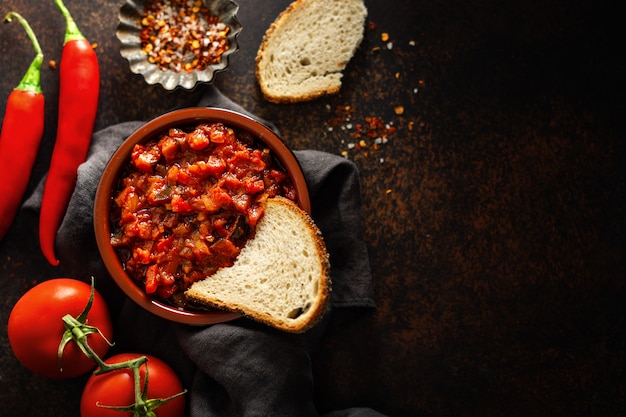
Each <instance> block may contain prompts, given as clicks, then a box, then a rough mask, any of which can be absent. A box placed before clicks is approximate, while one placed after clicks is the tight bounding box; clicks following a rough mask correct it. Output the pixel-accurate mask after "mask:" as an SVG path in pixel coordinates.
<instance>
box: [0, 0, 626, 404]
mask: <svg viewBox="0 0 626 417" xmlns="http://www.w3.org/2000/svg"><path fill="white" fill-rule="evenodd" d="M288 3H289V1H288V0H277V1H263V0H240V5H241V9H240V12H239V17H240V20H241V22H242V24H243V26H244V30H243V32H242V34H241V36H240V38H239V39H240V43H241V51H239V52H238V53H237V54H236V55H235V56H234V57H233V59H232V66H231V69H230V70H229V71H228V72H226V73H222V74H220V75H219V76H218V77H217V81H216V85H217V86H219V87H220V88H221V89H222V90H223V92H225V93H226V94H227V95H229V96H230V97H231V98H233V99H234V100H235V101H237V102H238V103H240V104H242V105H243V106H244V107H246V108H247V109H249V110H251V111H253V112H256V113H257V114H259V115H260V116H263V117H265V118H267V119H269V120H271V121H273V122H275V123H276V124H277V125H278V127H279V128H280V129H281V130H282V133H283V136H284V139H285V141H286V142H287V144H288V145H290V146H291V147H293V148H296V149H303V148H315V149H320V150H325V151H328V152H333V153H338V154H339V153H341V152H344V151H348V157H349V158H351V159H352V160H354V161H355V162H356V163H357V164H358V166H359V168H360V170H361V174H362V184H363V203H364V212H365V221H366V222H365V224H366V230H365V232H366V238H367V244H368V246H369V250H370V259H371V263H372V268H373V275H374V288H375V295H376V302H377V304H378V310H377V311H376V312H374V313H372V314H369V315H366V316H364V317H361V318H358V319H354V320H351V321H348V322H347V323H343V324H342V325H340V326H339V325H338V326H336V328H333V329H332V330H331V332H330V333H329V335H328V337H327V339H326V340H325V342H324V345H323V347H322V349H321V350H320V352H319V354H318V355H317V356H316V358H315V363H314V365H315V376H316V383H317V385H316V389H317V391H316V398H317V399H318V404H319V407H320V410H321V411H325V410H328V409H335V408H345V407H351V406H369V407H373V408H376V409H378V410H379V411H381V412H384V413H387V414H389V415H393V416H590V415H597V416H619V415H623V414H624V409H625V407H626V369H625V366H626V365H625V359H626V357H625V356H626V334H625V328H624V324H625V319H626V309H625V307H624V299H625V296H626V288H625V281H624V280H625V275H626V268H625V265H626V264H625V261H624V259H625V258H626V257H625V256H624V255H625V245H624V243H625V239H624V234H625V227H624V226H625V222H624V209H625V204H624V191H625V177H626V176H625V172H624V162H625V160H624V157H625V152H624V151H625V145H624V140H625V139H626V138H625V135H624V132H625V129H624V128H623V113H624V93H625V89H624V76H625V75H626V71H625V70H626V68H625V60H624V52H623V51H624V48H623V31H622V30H620V29H619V26H618V24H619V19H618V17H619V14H618V13H617V10H613V9H612V8H611V7H609V6H608V5H606V4H604V3H599V2H593V1H585V0H568V1H566V0H546V1H523V0H513V1H509V2H500V1H494V0H491V1H490V0H478V1H474V2H465V1H455V0H442V1H432V0H431V1H419V0H418V1H413V0H397V1H379V0H366V4H367V6H368V8H369V21H370V22H371V23H372V25H370V27H369V28H368V30H367V31H366V33H365V39H364V41H363V43H362V45H361V47H360V49H359V51H358V52H357V54H356V56H355V57H354V59H353V61H351V63H350V65H349V67H348V68H347V70H346V72H345V77H344V85H343V88H342V91H341V92H340V94H338V95H336V96H333V97H327V98H322V99H319V100H316V101H313V102H309V103H303V104H293V105H273V104H270V103H268V102H266V101H264V100H263V99H262V98H261V96H260V93H259V89H258V86H257V84H256V82H255V79H254V72H253V71H254V56H255V54H256V50H257V48H258V46H259V44H260V41H261V37H262V35H263V33H264V31H265V29H266V28H267V27H268V26H269V24H270V23H271V21H272V20H273V19H274V18H275V17H276V16H277V14H278V13H279V12H280V11H281V10H282V9H283V8H284V7H286V5H287V4H288ZM66 4H67V6H68V7H69V8H70V9H71V10H72V11H73V13H74V16H75V18H76V20H77V21H78V23H79V24H80V26H81V27H82V28H83V32H84V34H85V35H86V36H87V37H88V38H89V39H90V40H92V42H95V43H97V44H98V46H97V52H98V55H99V57H100V61H101V67H102V98H101V107H100V111H99V116H98V120H97V128H103V127H105V126H108V125H110V124H113V123H117V122H121V121H125V120H131V119H149V118H151V117H154V116H157V115H159V114H160V113H162V112H163V111H165V110H167V109H169V108H170V107H172V106H175V105H179V104H181V103H183V102H184V101H185V100H187V99H189V98H190V96H191V95H190V94H189V93H186V92H181V91H177V92H175V93H166V92H165V91H164V90H163V89H161V88H160V87H149V86H147V85H146V84H145V83H144V81H143V79H142V78H141V77H140V76H135V75H132V74H131V73H130V72H129V71H128V66H127V63H126V62H125V61H124V60H123V59H122V58H121V57H120V56H119V54H118V48H119V43H118V41H117V39H116V38H115V35H114V34H115V28H116V19H117V11H118V9H119V7H120V6H121V4H122V1H120V0H116V1H113V0H89V1H79V0H66ZM10 9H16V10H18V11H19V12H21V13H22V14H23V15H24V16H25V17H27V18H28V19H29V20H30V22H31V24H32V26H33V27H34V29H35V30H36V32H37V33H38V35H39V37H40V40H41V42H42V45H43V48H44V51H45V53H46V58H47V59H55V60H58V59H59V57H60V45H61V39H62V36H63V20H62V18H61V16H60V14H59V13H58V12H57V11H56V9H55V7H54V5H53V2H52V0H46V1H39V0H3V2H2V5H1V6H0V12H1V14H2V15H4V14H5V13H6V12H7V11H8V10H10ZM383 33H388V35H389V41H390V42H392V43H391V44H390V45H389V46H390V48H389V47H388V44H387V42H383V41H382V40H381V36H382V34H383ZM31 59H32V52H31V50H30V47H29V44H28V41H27V39H26V37H25V36H24V34H23V31H22V29H21V28H20V27H19V25H17V24H16V23H13V24H11V25H2V26H0V73H1V77H0V86H1V87H0V94H1V96H0V111H2V114H4V106H5V102H6V97H7V95H8V94H9V92H10V90H11V89H12V88H13V87H14V86H15V85H16V84H17V82H18V81H19V79H20V78H21V75H22V73H23V72H24V71H25V69H26V67H27V66H28V64H29V62H30V60H31ZM57 77H58V73H57V72H56V71H54V70H51V69H49V68H44V71H43V85H44V91H45V94H46V97H47V99H48V101H47V109H46V110H47V119H46V123H47V125H46V135H45V139H44V142H43V145H42V148H41V151H40V154H39V159H38V161H37V166H36V169H35V171H34V173H33V177H32V179H31V186H30V190H32V188H33V187H34V185H35V184H36V182H37V181H38V180H39V179H40V178H41V177H42V175H43V174H44V173H45V171H46V169H47V166H48V160H49V157H50V153H51V149H52V145H53V141H54V132H55V129H56V122H55V116H56V103H55V101H56V94H57V91H58V87H57V79H58V78H57ZM345 106H350V110H349V112H348V113H347V114H349V115H350V117H351V122H352V123H355V124H356V123H363V122H364V120H365V118H367V117H378V118H380V119H381V120H383V121H384V122H385V123H387V124H389V125H390V127H394V128H395V129H396V131H395V132H394V133H392V134H390V135H389V140H388V142H387V143H385V144H381V145H380V146H379V147H378V149H374V148H373V146H372V143H371V141H370V142H369V143H368V146H367V147H366V148H362V149H356V148H353V149H350V145H349V144H350V143H354V142H355V140H354V138H352V137H351V132H353V131H351V130H350V129H348V128H347V123H345V122H344V121H340V123H339V124H337V118H338V117H343V116H345V114H346V113H345V111H346V110H345ZM396 106H403V107H404V113H403V114H401V115H398V114H396V113H395V112H394V108H395V107H396ZM331 126H332V127H333V130H332V131H329V127H331ZM342 126H343V127H345V128H346V129H345V130H343V129H342V128H341V127H342ZM0 169H2V167H0ZM20 220H22V219H21V217H19V218H18V221H17V223H16V224H15V226H14V228H13V229H12V230H11V232H10V234H9V235H8V236H7V237H6V239H5V240H4V241H3V242H2V243H1V244H0V300H1V302H0V308H1V310H0V311H1V312H0V321H1V322H2V323H6V320H7V318H8V314H9V312H10V309H11V307H12V306H13V304H14V303H15V301H16V300H17V299H18V297H19V296H20V295H21V294H22V293H23V292H24V291H25V290H26V289H27V288H29V287H30V286H32V285H33V284H34V283H35V282H36V281H39V280H42V279H46V278H50V277H53V276H58V275H62V274H63V271H62V270H61V269H54V268H51V267H48V266H47V265H46V264H45V262H44V260H43V258H42V256H41V255H40V254H39V251H38V247H37V242H36V239H35V237H34V235H33V234H32V233H31V231H30V230H28V229H27V228H26V226H25V225H24V224H23V222H20ZM5 329H6V325H4V324H3V325H2V333H0V352H1V353H0V410H2V411H0V413H1V414H2V415H3V416H4V415H7V416H9V415H11V416H12V415H16V416H17V415H21V416H35V415H37V416H59V415H63V416H75V415H77V414H78V411H77V410H78V409H77V403H78V398H79V395H80V391H81V388H82V385H83V383H84V380H80V379H79V380H74V381H62V382H53V381H47V380H44V379H42V378H39V377H37V376H34V375H32V374H30V373H29V372H27V371H25V370H24V369H23V368H22V367H20V365H19V364H18V363H17V362H16V360H15V359H14V358H13V356H12V354H11V352H10V349H9V345H8V341H7V338H6V331H5Z"/></svg>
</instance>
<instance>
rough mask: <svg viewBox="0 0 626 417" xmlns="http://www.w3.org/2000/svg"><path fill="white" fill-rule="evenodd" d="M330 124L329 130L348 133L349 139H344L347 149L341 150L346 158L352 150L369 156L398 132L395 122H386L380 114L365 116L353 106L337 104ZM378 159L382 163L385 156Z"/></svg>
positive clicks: (343, 142)
mask: <svg viewBox="0 0 626 417" xmlns="http://www.w3.org/2000/svg"><path fill="white" fill-rule="evenodd" d="M328 110H329V111H330V110H331V109H330V108H328ZM328 125H329V126H328V129H327V130H328V132H333V131H335V130H339V131H343V132H347V133H348V135H349V139H348V141H346V140H345V139H344V140H342V145H343V146H345V149H343V150H341V151H340V153H341V155H342V156H344V157H346V158H347V157H349V155H350V152H361V155H362V156H363V157H365V158H367V157H369V156H370V153H371V152H375V151H378V150H379V149H380V147H381V145H384V144H386V143H387V142H388V141H389V138H390V137H391V136H392V135H393V134H395V132H396V128H395V126H393V122H385V121H384V120H383V118H382V117H378V116H364V115H362V114H360V113H359V112H357V111H356V110H355V109H354V108H353V107H351V106H337V107H336V108H335V111H334V114H333V117H332V118H331V119H330V120H329V121H328ZM378 161H379V162H380V163H381V164H382V163H383V162H384V158H379V159H378Z"/></svg>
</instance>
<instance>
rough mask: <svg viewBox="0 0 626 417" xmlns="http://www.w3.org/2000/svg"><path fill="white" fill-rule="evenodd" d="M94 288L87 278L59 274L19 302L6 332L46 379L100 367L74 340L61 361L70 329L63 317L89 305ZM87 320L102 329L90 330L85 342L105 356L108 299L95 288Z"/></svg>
mask: <svg viewBox="0 0 626 417" xmlns="http://www.w3.org/2000/svg"><path fill="white" fill-rule="evenodd" d="M91 290H92V287H91V286H90V285H89V284H87V283H85V282H82V281H79V280H76V279H72V278H55V279H50V280H48V281H44V282H42V283H40V284H38V285H36V286H34V287H33V288H31V289H30V290H28V291H27V292H26V293H25V294H24V295H23V296H22V297H21V298H20V299H19V300H18V301H17V303H16V304H15V306H14V307H13V310H12V311H11V314H10V315H9V322H8V326H7V332H8V336H9V343H10V344H11V349H12V350H13V353H14V354H15V357H16V358H17V359H18V360H19V361H20V362H21V363H22V364H23V365H24V366H25V367H26V368H28V369H29V370H30V371H32V372H34V373H36V374H39V375H41V376H44V377H47V378H74V377H77V376H81V375H84V374H86V373H87V372H89V371H90V370H93V369H94V368H95V367H96V363H95V362H94V361H93V360H91V359H90V358H89V357H88V356H86V355H85V354H84V353H83V352H82V351H81V349H80V348H79V347H78V345H77V344H76V343H74V342H73V341H70V342H69V343H67V345H66V346H65V348H64V349H63V354H62V357H61V361H59V357H58V350H59V345H60V343H61V340H62V338H63V334H64V333H65V330H66V329H65V326H64V322H63V317H64V316H66V315H68V314H69V315H72V316H73V317H77V316H79V315H80V314H81V313H82V312H83V310H84V309H85V307H86V306H87V304H88V301H89V297H90V294H91ZM86 322H87V324H89V325H90V326H93V327H96V328H98V329H99V330H100V332H101V333H102V334H98V333H92V334H89V335H88V336H87V339H86V340H87V342H88V343H89V346H91V348H92V349H93V350H94V352H96V353H97V354H98V355H99V356H100V357H103V356H104V355H106V353H107V352H108V350H109V347H110V345H109V342H108V341H109V340H111V337H112V335H113V326H112V324H111V317H110V315H109V309H108V307H107V305H106V302H105V301H104V298H103V297H102V295H100V293H98V292H97V291H94V298H93V304H92V306H91V309H90V310H89V312H88V314H87V319H86ZM103 336H104V337H103ZM105 338H106V339H105ZM59 366H60V367H59Z"/></svg>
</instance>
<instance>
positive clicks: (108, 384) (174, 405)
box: [80, 353, 185, 417]
mask: <svg viewBox="0 0 626 417" xmlns="http://www.w3.org/2000/svg"><path fill="white" fill-rule="evenodd" d="M141 356H146V357H147V358H148V361H147V362H146V363H145V364H143V365H142V366H141V368H140V381H141V386H142V387H143V384H144V381H145V373H146V371H145V369H146V366H147V367H148V392H147V395H146V399H148V400H150V399H156V398H169V397H171V396H173V395H176V394H179V393H181V392H182V391H183V386H182V384H181V382H180V379H179V378H178V376H177V375H176V373H175V372H174V370H173V369H172V368H170V367H169V365H167V364H166V363H165V362H163V361H162V360H160V359H158V358H156V357H154V356H150V355H140V354H136V353H121V354H118V355H115V356H112V357H110V358H109V359H107V360H106V361H105V362H106V363H108V364H113V363H120V362H125V361H128V360H131V359H135V358H139V357H141ZM134 389H135V388H134V379H133V372H132V371H131V370H130V369H128V368H124V369H119V370H115V371H110V372H107V373H104V374H100V375H92V376H91V377H89V380H88V381H87V384H86V385H85V388H84V390H83V395H82V397H81V399H80V415H81V417H123V416H132V415H133V414H132V413H131V412H120V411H119V410H114V409H110V408H103V407H99V406H98V404H99V405H101V406H114V407H128V406H130V405H132V404H134V403H135V390H134ZM184 412H185V396H184V395H181V396H179V397H176V398H173V399H172V400H171V401H169V402H167V403H165V404H163V405H161V406H159V407H158V408H156V409H155V410H154V413H155V414H156V416H157V417H182V416H183V414H184Z"/></svg>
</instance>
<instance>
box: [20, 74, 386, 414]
mask: <svg viewBox="0 0 626 417" xmlns="http://www.w3.org/2000/svg"><path fill="white" fill-rule="evenodd" d="M192 105H197V106H205V107H219V108H226V109H231V110H236V111H240V112H242V113H245V114H248V115H249V116H251V117H255V116H254V115H252V114H250V113H249V112H247V111H246V110H244V109H243V108H241V107H240V106H239V105H237V104H236V103H234V102H232V101H231V100H230V99H228V98H227V97H226V96H224V95H223V94H222V93H221V92H220V91H219V90H218V89H217V88H215V87H213V86H208V87H206V88H205V90H204V91H203V94H202V95H201V97H200V100H199V101H198V102H196V103H192ZM255 118H256V119H257V120H259V121H261V122H262V123H264V124H266V125H268V126H269V127H270V128H272V129H273V130H275V131H276V128H275V127H274V126H273V125H272V124H271V123H268V122H267V121H265V120H262V119H259V118H258V117H255ZM142 124H143V122H141V121H131V122H125V123H121V124H118V125H114V126H111V127H108V128H105V129H103V130H101V131H98V132H96V133H95V134H94V136H93V141H92V146H91V149H90V152H89V155H88V158H87V160H86V162H85V163H84V164H82V165H81V166H80V168H79V170H78V180H77V186H76V191H75V192H74V194H73V196H72V199H71V201H70V205H69V207H68V211H67V213H66V215H65V218H64V220H63V222H62V224H61V227H60V229H59V231H58V234H57V246H56V249H57V253H58V256H59V259H60V261H61V267H62V268H63V270H64V271H66V272H67V273H68V274H71V275H72V276H74V277H76V278H81V279H85V280H88V279H89V277H91V276H94V277H95V278H96V287H97V288H98V290H99V291H100V292H102V293H103V295H104V296H105V298H106V299H107V302H108V303H109V306H110V307H111V310H112V312H113V313H114V315H115V316H117V317H118V319H117V322H118V323H117V326H116V336H115V339H116V341H117V345H116V347H115V351H122V350H125V351H136V352H141V353H146V354H153V355H155V356H158V357H160V358H161V359H163V360H165V361H166V362H168V363H169V364H170V365H171V366H172V367H173V368H174V369H175V370H176V371H177V373H178V374H179V376H180V377H181V379H182V380H183V383H184V384H185V386H186V387H187V388H188V389H189V394H188V400H189V401H188V410H187V413H188V415H190V416H191V417H200V416H202V417H204V416H219V417H228V416H233V417H234V416H294V417H307V416H318V412H317V410H316V407H315V404H314V401H313V385H314V384H313V376H312V367H311V355H312V354H313V352H314V350H315V347H316V345H317V344H318V343H319V341H320V339H321V338H322V337H323V335H324V330H325V328H326V325H327V324H328V321H329V320H330V319H331V313H332V314H333V315H336V314H341V312H350V313H351V314H352V313H353V312H357V313H358V312H360V311H368V310H371V309H373V308H374V307H375V304H374V301H373V300H372V288H371V273H370V265H369V260H368V254H367V248H366V245H365V241H364V237H363V222H362V216H361V206H360V204H361V202H360V183H359V176H358V171H357V169H356V166H355V165H354V164H353V163H352V162H350V161H349V160H346V159H345V158H342V157H340V156H337V155H331V154H328V153H324V152H319V151H315V150H302V151H294V154H295V155H296V158H297V159H298V161H299V163H300V165H301V167H302V170H303V172H304V174H305V177H306V179H307V184H308V186H309V192H310V195H311V202H312V216H313V218H314V219H315V222H316V223H317V225H318V227H319V228H320V230H321V231H322V234H323V235H324V239H325V241H326V244H327V247H328V250H329V253H330V261H331V278H332V282H333V292H332V296H331V303H330V307H329V310H328V312H327V314H326V315H325V318H324V320H322V322H321V323H320V324H318V325H317V326H316V327H314V328H313V329H311V330H309V331H308V332H306V333H304V334H300V335H293V334H286V333H282V332H279V331H275V330H273V329H270V328H268V327H266V326H264V325H261V324H258V323H254V322H252V321H250V320H247V319H245V318H242V319H238V320H235V321H232V322H229V323H222V324H216V325H212V326H207V327H193V326H186V325H179V324H174V323H170V322H168V321H165V320H163V319H160V318H158V317H155V316H153V315H151V314H149V313H147V312H145V311H144V310H142V309H141V308H139V307H138V306H136V305H135V304H134V303H133V302H131V301H128V300H126V299H125V297H124V296H123V295H122V294H121V292H120V290H119V289H117V288H116V286H115V285H114V284H113V283H112V280H111V279H110V278H109V277H108V273H107V271H106V268H105V267H104V265H103V263H102V261H101V259H100V256H99V254H98V250H97V246H96V244H95V238H94V231H93V224H92V222H93V216H92V212H93V201H94V197H95V192H96V188H97V185H98V182H99V180H100V176H101V173H102V171H103V169H104V167H105V166H106V163H107V162H108V160H109V158H110V156H111V155H112V154H113V152H114V151H115V150H116V149H117V147H118V146H119V145H120V143H121V142H122V141H123V140H124V139H125V138H126V137H128V136H129V135H130V134H131V133H132V132H133V131H135V130H136V129H137V128H138V127H139V126H141V125H142ZM277 133H278V132H277ZM42 183H43V182H42ZM42 187H43V185H42V184H40V185H39V187H38V188H37V189H36V190H35V191H34V193H33V194H32V195H31V196H30V197H29V198H28V200H27V201H26V202H25V203H24V207H23V209H24V210H25V212H26V213H29V214H30V215H31V218H32V224H33V227H34V228H35V227H36V224H37V220H36V217H37V213H38V210H39V206H40V202H41V191H42ZM326 416H327V417H342V416H345V417H348V416H349V417H357V416H363V417H370V416H371V417H375V416H381V414H379V413H378V412H376V411H373V410H371V409H367V408H353V409H349V410H340V411H335V412H332V413H330V414H326Z"/></svg>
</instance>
